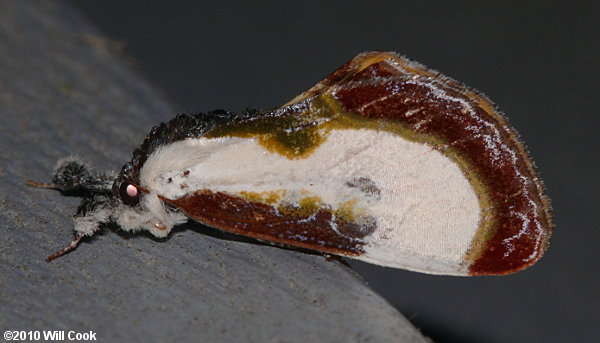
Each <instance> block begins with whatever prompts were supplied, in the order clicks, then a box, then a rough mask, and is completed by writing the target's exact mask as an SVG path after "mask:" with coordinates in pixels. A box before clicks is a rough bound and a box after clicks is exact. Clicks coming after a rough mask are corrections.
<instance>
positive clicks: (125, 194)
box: [119, 182, 140, 206]
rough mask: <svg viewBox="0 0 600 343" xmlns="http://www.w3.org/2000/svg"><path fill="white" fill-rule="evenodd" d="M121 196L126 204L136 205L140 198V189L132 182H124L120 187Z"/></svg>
mask: <svg viewBox="0 0 600 343" xmlns="http://www.w3.org/2000/svg"><path fill="white" fill-rule="evenodd" d="M119 197H120V198H121V201H123V203H124V204H125V205H129V206H134V205H137V203H138V202H139V200H140V190H139V189H138V188H137V187H136V186H135V185H132V184H131V183H127V182H123V183H122V184H121V187H120V188H119Z"/></svg>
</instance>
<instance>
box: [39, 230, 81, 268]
mask: <svg viewBox="0 0 600 343" xmlns="http://www.w3.org/2000/svg"><path fill="white" fill-rule="evenodd" d="M83 237H85V234H84V233H82V232H78V233H77V234H76V235H75V238H73V240H72V241H71V243H69V245H67V246H66V247H64V248H62V249H60V250H59V251H57V252H55V253H54V254H52V255H50V256H48V257H46V262H50V261H52V260H54V259H56V258H58V257H61V256H63V255H66V254H68V253H70V252H71V251H73V250H75V248H76V247H77V245H78V244H79V242H80V241H81V239H82V238H83Z"/></svg>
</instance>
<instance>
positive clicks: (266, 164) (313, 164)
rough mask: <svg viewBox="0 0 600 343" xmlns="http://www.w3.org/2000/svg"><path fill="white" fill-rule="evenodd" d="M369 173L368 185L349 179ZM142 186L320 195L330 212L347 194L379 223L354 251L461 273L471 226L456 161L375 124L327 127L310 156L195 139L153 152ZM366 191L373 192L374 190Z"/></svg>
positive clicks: (471, 195)
mask: <svg viewBox="0 0 600 343" xmlns="http://www.w3.org/2000/svg"><path fill="white" fill-rule="evenodd" d="M356 180H366V184H367V186H368V188H369V189H370V190H371V191H365V189H364V187H363V188H362V189H361V187H360V186H356V185H354V183H355V182H356ZM141 186H143V187H145V188H147V189H148V190H149V191H150V192H152V193H156V194H160V195H162V196H164V197H166V198H169V199H177V198H180V197H182V196H184V195H186V194H190V193H193V192H195V191H196V190H201V189H207V190H211V191H214V192H228V193H231V194H240V192H256V193H262V192H281V191H282V190H284V191H285V192H284V193H285V195H284V197H283V198H282V199H281V201H285V202H294V201H298V199H300V198H301V197H303V196H306V195H307V194H308V195H312V196H317V197H318V198H319V199H321V200H322V202H323V203H326V204H329V205H330V206H331V207H332V209H334V210H335V209H337V208H338V207H339V206H342V204H344V203H346V204H347V203H348V201H350V200H352V201H353V205H354V210H355V211H356V212H357V213H361V214H366V215H368V216H371V217H373V218H374V219H375V220H376V223H377V228H376V230H375V231H374V232H373V233H372V234H371V235H370V236H368V237H366V238H365V239H366V245H365V246H364V250H365V253H364V254H362V255H360V256H357V257H356V258H358V259H362V260H365V261H368V262H371V263H376V264H380V265H385V266H392V267H401V268H405V269H410V270H417V271H422V272H430V273H437V274H455V275H465V274H468V272H467V266H466V265H465V261H464V256H465V254H466V253H467V250H468V249H469V245H470V243H471V241H472V239H473V236H474V235H475V233H476V232H477V229H478V226H479V219H480V208H479V203H478V199H477V195H476V193H475V191H474V189H473V188H472V186H471V185H470V184H469V182H468V180H467V179H466V178H465V176H464V175H463V173H462V172H461V170H460V168H459V167H458V166H457V165H456V164H455V163H454V162H452V161H451V160H450V159H449V158H448V157H446V156H444V155H443V154H442V153H440V152H438V151H436V150H434V149H432V148H431V147H430V146H428V145H426V144H423V143H416V142H412V141H408V140H406V139H404V138H402V137H400V136H398V135H396V134H393V133H389V132H381V131H375V130H367V129H361V130H350V129H347V130H333V131H331V132H330V133H329V135H328V137H327V139H326V140H325V142H323V143H322V144H321V145H319V146H318V147H317V148H316V150H315V151H314V152H313V153H311V154H310V155H309V156H308V157H307V158H302V159H289V158H287V157H285V156H282V155H279V154H277V153H272V152H269V151H267V150H266V149H265V148H264V147H263V146H261V145H260V144H259V143H258V142H257V140H256V139H253V138H214V139H208V138H194V139H187V140H184V141H180V142H176V143H173V144H171V145H168V146H166V147H163V148H161V149H158V150H157V151H156V152H154V153H153V154H152V155H150V156H149V158H148V160H147V162H146V163H145V165H144V167H143V168H142V170H141ZM373 190H374V191H376V193H377V196H374V193H373Z"/></svg>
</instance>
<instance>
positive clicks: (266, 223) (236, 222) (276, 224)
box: [161, 190, 375, 256]
mask: <svg viewBox="0 0 600 343" xmlns="http://www.w3.org/2000/svg"><path fill="white" fill-rule="evenodd" d="M161 199H162V200H163V201H166V202H168V203H170V204H173V205H174V206H176V207H177V208H179V209H180V210H181V211H183V212H184V213H185V214H186V215H187V216H188V217H190V218H192V219H194V220H196V221H198V222H200V223H202V224H205V225H209V226H212V227H216V228H218V229H221V230H224V231H228V232H232V233H235V234H238V235H243V236H248V237H253V238H257V239H260V240H265V241H269V242H275V243H280V244H285V245H289V246H296V247H301V248H307V249H312V250H317V251H322V252H327V253H334V254H340V255H348V256H353V255H360V254H362V253H363V252H364V250H363V245H364V241H363V240H362V238H364V237H365V236H367V235H369V234H370V233H372V232H373V231H374V230H375V223H374V222H373V221H366V222H365V223H361V224H358V223H351V222H347V221H344V220H341V219H340V218H336V217H335V216H334V215H333V214H332V213H331V212H330V211H327V210H326V209H319V210H318V211H316V212H315V213H313V214H312V215H309V216H307V215H293V214H289V213H288V214H286V215H282V214H280V213H279V212H278V210H277V209H276V208H275V207H273V206H271V205H267V204H264V203H261V202H254V201H248V200H246V199H243V198H241V197H237V196H234V195H231V194H227V193H222V192H211V191H208V190H202V191H197V192H196V193H194V194H191V195H188V196H185V197H183V198H179V199H176V200H169V199H166V198H162V197H161ZM292 212H293V211H292ZM298 212H300V211H298ZM332 226H333V227H335V230H334V229H332ZM336 230H337V232H336Z"/></svg>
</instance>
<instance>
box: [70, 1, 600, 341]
mask: <svg viewBox="0 0 600 343" xmlns="http://www.w3.org/2000/svg"><path fill="white" fill-rule="evenodd" d="M70 3H71V4H72V5H74V6H76V7H78V8H79V9H81V10H82V11H83V12H84V13H85V15H86V16H87V17H88V18H89V19H91V20H92V22H94V23H95V24H96V25H97V26H98V27H99V28H100V29H101V30H102V31H104V33H105V34H107V35H108V36H109V37H110V38H112V39H114V40H116V41H117V42H120V43H122V44H123V45H122V47H123V49H124V52H125V53H126V54H127V55H129V56H130V57H131V63H132V64H134V65H135V66H136V67H137V68H138V70H139V71H140V72H141V73H142V74H143V75H144V76H145V77H146V78H147V79H149V80H150V81H151V82H153V83H154V84H155V85H157V86H158V87H159V88H161V89H162V90H163V91H164V93H165V94H167V96H168V97H169V98H170V99H171V100H172V101H173V103H175V104H176V105H178V107H176V110H177V112H199V111H207V110H211V109H215V108H225V109H230V110H242V109H244V108H246V107H256V108H270V107H274V106H278V105H280V104H282V103H284V102H286V101H287V100H289V99H291V98H292V97H294V96H295V95H297V94H298V93H300V92H302V91H304V90H306V89H308V88H309V87H310V86H312V85H313V84H314V83H315V82H317V81H319V80H321V78H323V77H324V76H325V75H327V74H328V73H330V72H332V71H334V70H335V69H336V68H337V67H338V66H340V65H341V64H343V63H345V62H346V61H347V60H349V59H350V58H352V57H353V56H355V55H356V54H357V53H359V52H361V51H365V50H394V51H397V52H400V53H402V54H404V55H406V56H408V57H409V58H411V59H414V60H417V61H419V62H421V63H424V64H426V65H428V66H430V67H433V68H435V69H437V70H439V71H441V72H443V73H445V74H447V75H449V76H451V77H453V78H455V79H457V80H459V81H462V82H464V83H466V84H467V85H469V86H471V87H475V88H477V89H479V90H481V91H483V92H484V93H486V94H487V95H488V96H489V97H490V98H491V99H492V100H493V101H494V102H496V103H497V104H498V105H499V107H500V108H501V110H503V111H504V112H505V113H506V114H507V115H508V117H509V119H510V122H511V123H512V124H513V125H514V126H515V127H516V128H517V130H518V131H519V132H520V133H521V136H522V138H523V139H524V140H525V142H526V144H527V146H528V148H529V150H530V151H531V153H532V155H533V157H534V158H535V161H536V162H537V166H538V169H539V171H540V173H541V176H542V178H543V179H544V181H545V183H546V186H547V188H548V194H549V195H550V197H551V198H552V201H553V205H554V213H555V221H556V230H555V234H554V237H553V239H552V241H551V246H550V249H549V250H548V252H547V253H546V256H545V257H544V258H543V259H542V260H541V261H540V262H539V263H538V264H537V265H535V266H533V267H532V268H531V269H529V270H526V271H524V272H521V273H518V274H516V275H512V276H506V277H479V278H457V277H441V276H430V275H422V274H418V273H413V272H407V271H402V270H394V269H388V268H380V267H377V266H372V265H367V264H364V263H357V262H350V263H351V265H352V266H353V268H354V269H355V270H357V271H358V272H359V273H360V274H362V275H363V276H364V278H365V279H366V280H367V281H368V282H369V284H370V285H371V286H372V287H373V288H374V289H375V290H376V291H378V292H379V293H380V294H382V295H383V296H384V297H385V298H386V299H387V300H388V301H389V302H390V303H391V304H392V305H393V306H395V307H396V308H397V309H398V310H400V311H401V312H402V313H403V314H404V315H405V316H407V317H408V318H409V319H410V320H411V321H412V322H413V323H414V324H415V325H416V326H417V327H419V328H421V330H422V331H423V333H424V334H425V335H428V336H430V337H431V338H433V339H434V340H435V341H436V342H440V343H441V342H494V343H500V342H593V341H598V339H599V338H600V318H599V317H600V315H599V313H598V307H599V305H600V275H599V268H598V267H599V260H600V249H598V248H597V244H598V242H599V241H600V230H599V229H598V226H597V224H596V223H598V222H599V219H600V211H599V208H598V203H599V200H598V199H599V197H598V194H599V191H600V187H599V185H600V182H599V180H600V175H599V173H598V166H599V158H598V152H599V143H598V138H599V135H598V122H599V119H598V118H599V116H598V109H599V106H600V101H599V100H598V98H599V96H598V91H599V90H600V87H599V86H600V85H599V82H598V80H600V69H599V62H600V53H599V52H600V39H599V37H600V29H599V26H598V15H599V14H600V7H599V6H598V5H591V3H592V2H582V3H580V4H577V3H572V2H569V3H568V4H567V2H564V3H563V4H561V5H554V4H550V2H548V1H529V2H524V3H522V2H508V3H506V2H502V3H491V2H487V1H485V2H483V1H469V2H446V1H437V2H429V1H423V2H421V1H419V2H415V1H410V2H408V1H378V2H368V1H361V2H347V1H302V2H281V1H261V2H253V1H252V2H251V1H248V2H241V1H240V2H228V1H218V2H216V1H206V2H204V1H152V2H146V1H119V0H87V1H71V2H70ZM172 115H173V113H165V114H164V119H165V120H167V119H169V118H170V117H171V116H172ZM149 128H150V127H148V129H149ZM165 244H168V243H165Z"/></svg>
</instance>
